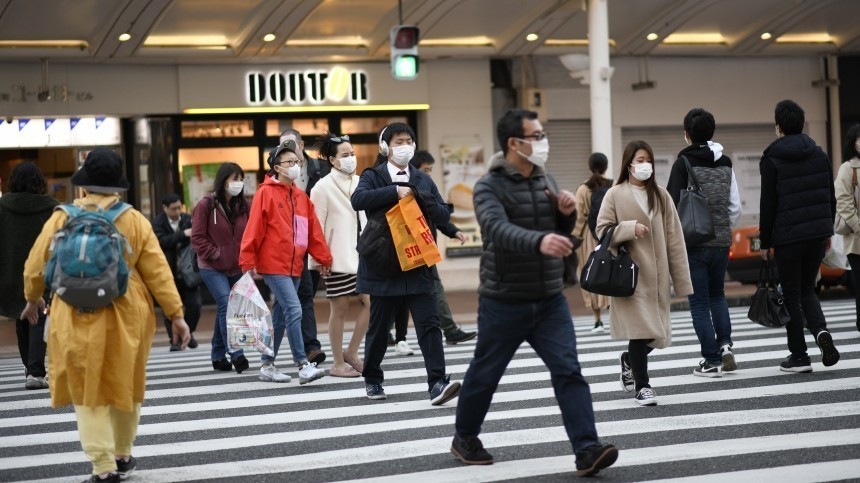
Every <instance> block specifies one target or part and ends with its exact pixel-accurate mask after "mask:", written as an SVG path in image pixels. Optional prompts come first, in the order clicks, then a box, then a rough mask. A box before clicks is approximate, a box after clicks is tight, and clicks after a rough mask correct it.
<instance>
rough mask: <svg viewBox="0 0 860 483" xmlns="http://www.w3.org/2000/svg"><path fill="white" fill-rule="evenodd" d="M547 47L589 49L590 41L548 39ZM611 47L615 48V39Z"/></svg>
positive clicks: (612, 40) (545, 41)
mask: <svg viewBox="0 0 860 483" xmlns="http://www.w3.org/2000/svg"><path fill="white" fill-rule="evenodd" d="M543 44H544V45H545V46H547V47H588V39H546V40H544V42H543ZM609 46H610V47H615V39H609Z"/></svg>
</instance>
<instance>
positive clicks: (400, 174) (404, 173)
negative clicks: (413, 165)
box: [397, 171, 406, 176]
mask: <svg viewBox="0 0 860 483" xmlns="http://www.w3.org/2000/svg"><path fill="white" fill-rule="evenodd" d="M397 176H406V171H398V172H397Z"/></svg>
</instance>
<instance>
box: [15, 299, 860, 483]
mask: <svg viewBox="0 0 860 483" xmlns="http://www.w3.org/2000/svg"><path fill="white" fill-rule="evenodd" d="M823 309H824V313H825V316H826V317H827V321H828V327H829V328H830V330H831V332H832V334H833V339H834V341H835V343H836V345H837V347H838V349H839V351H840V352H841V354H842V358H841V360H840V361H839V363H838V364H837V365H835V366H833V367H828V368H825V367H823V366H822V365H821V363H820V354H819V351H818V349H817V347H816V346H815V343H814V342H813V340H812V337H811V336H808V337H807V344H808V345H809V354H810V356H812V360H813V368H814V372H813V373H811V374H790V373H784V372H780V371H779V370H778V368H777V366H778V364H779V362H780V361H781V360H782V359H783V358H784V357H785V356H786V355H787V354H788V351H787V349H786V340H785V335H784V332H783V331H781V330H773V329H765V328H762V327H759V326H757V325H755V324H753V323H751V322H749V321H748V320H747V319H746V310H747V309H746V308H735V309H730V312H731V317H732V323H733V340H734V344H735V346H734V350H735V354H736V358H737V361H738V365H739V370H738V371H737V372H734V373H726V374H725V375H724V377H722V378H720V379H709V378H699V377H694V376H693V375H692V371H693V368H694V367H696V365H697V364H698V361H699V360H700V359H701V355H700V353H699V344H698V340H697V339H696V335H695V332H694V331H693V328H692V324H691V321H690V316H689V313H688V312H676V313H673V314H672V323H673V346H672V347H670V348H667V349H664V350H656V351H654V352H653V353H652V354H651V356H650V357H649V373H650V375H651V384H652V386H653V387H654V389H655V391H656V392H657V394H658V401H659V404H658V406H656V407H639V406H637V405H635V404H634V403H633V399H632V393H626V392H624V391H622V390H621V385H620V383H619V381H618V374H619V367H618V354H619V353H620V352H621V351H622V350H624V348H625V347H626V342H624V341H614V340H612V339H611V338H610V336H609V333H608V330H607V332H606V333H602V334H594V333H591V332H590V329H591V326H592V324H591V321H590V320H589V318H576V319H574V325H575V327H576V335H577V341H578V350H579V359H580V362H581V364H582V366H583V373H584V375H585V376H586V378H587V379H588V381H589V382H590V384H591V390H592V396H593V401H594V410H595V416H596V419H597V422H598V433H599V434H600V437H601V439H602V440H604V441H607V442H611V443H613V444H615V445H616V446H618V447H619V448H620V450H621V452H620V456H619V459H618V461H617V462H616V464H615V465H614V466H613V467H611V468H609V469H607V470H604V471H602V472H601V475H602V476H603V477H605V478H608V479H611V480H613V481H675V480H678V481H680V480H683V481H694V482H710V481H720V482H722V481H725V480H726V479H732V480H734V481H752V480H767V481H771V480H776V479H779V481H833V480H852V479H860V355H859V354H860V333H858V331H857V329H856V322H855V321H856V317H855V307H854V302H853V301H845V302H842V301H835V302H825V303H824V304H823ZM610 324H611V321H610ZM467 327H468V326H467ZM468 328H473V327H468ZM410 332H412V331H411V329H410ZM410 335H412V336H413V338H412V339H409V342H410V344H412V346H413V347H415V348H416V349H417V343H416V342H415V340H414V334H412V333H410ZM479 337H480V334H479ZM321 340H322V342H323V344H324V347H323V349H324V350H325V351H326V352H327V353H330V350H329V348H328V347H326V344H327V340H326V339H325V338H324V337H321ZM474 343H475V341H470V342H466V343H462V344H459V345H456V346H445V354H446V363H447V368H448V372H450V373H452V374H453V375H454V377H453V378H454V379H462V377H463V375H464V373H465V371H466V368H467V367H468V364H469V361H470V360H471V357H472V352H473V350H474ZM285 345H286V341H285ZM282 353H283V354H285V355H286V357H285V358H284V359H283V361H281V364H279V368H281V370H284V371H285V372H287V373H289V374H290V375H291V376H293V381H292V382H290V383H287V384H275V383H266V382H261V381H259V380H257V372H256V370H257V369H258V368H259V362H255V359H256V358H255V357H249V359H251V360H252V364H251V368H250V369H249V370H248V371H246V372H245V373H243V374H241V375H238V374H235V373H215V372H214V371H213V370H212V366H211V363H210V362H209V353H208V346H207V345H206V344H201V345H200V348H198V349H196V350H187V351H185V352H180V353H177V352H168V351H167V347H157V348H154V349H153V351H152V356H151V358H150V361H149V364H148V388H147V395H146V402H145V403H144V406H143V408H142V410H141V424H140V428H139V432H138V438H137V440H136V443H135V448H134V455H135V457H136V458H137V459H138V461H139V463H138V470H137V471H136V472H135V473H134V474H133V475H132V477H131V478H130V479H129V481H138V482H173V481H195V480H196V481H202V480H205V481H227V480H235V479H237V478H239V479H241V480H244V481H252V480H253V481H304V480H308V481H356V482H357V481H381V482H386V481H392V482H393V481H395V480H396V481H404V480H405V481H409V480H412V481H416V482H425V481H426V482H450V481H457V482H460V481H502V480H525V479H528V480H529V481H535V480H537V481H559V480H563V479H564V480H566V479H570V478H571V477H572V473H573V471H574V469H575V459H574V456H573V455H572V454H571V449H570V443H569V441H568V437H567V435H566V434H565V431H564V428H563V426H562V424H561V415H560V412H559V409H558V406H557V404H556V400H555V395H554V393H553V390H552V386H551V384H550V378H549V373H548V372H547V371H546V368H545V366H544V365H543V363H542V362H541V361H540V359H539V358H537V356H536V354H535V353H534V351H533V350H531V348H530V347H529V346H528V345H527V344H524V345H523V346H522V347H521V348H520V349H519V351H518V352H517V355H516V357H515V358H514V360H513V361H512V362H511V364H510V366H509V368H508V370H507V372H506V373H505V376H504V378H503V379H502V381H501V383H500V385H499V389H498V392H497V394H496V396H495V398H494V400H493V405H492V407H491V410H490V413H489V414H488V415H487V419H486V421H485V423H484V426H483V433H482V435H481V439H482V441H483V442H484V445H485V447H487V449H488V450H489V451H490V453H491V454H493V456H494V457H495V461H496V463H495V464H493V465H492V466H482V467H468V466H463V465H461V464H460V463H459V462H458V461H457V460H455V459H454V458H453V456H452V455H451V454H450V453H449V451H448V449H449V447H450V442H451V437H452V435H453V425H454V416H455V408H456V400H455V401H452V402H450V403H448V404H446V405H444V406H441V407H434V406H431V405H430V402H429V397H428V395H427V385H426V382H425V380H426V373H425V371H424V368H423V363H422V359H421V357H420V354H418V353H417V351H416V355H413V356H406V357H398V356H395V355H394V354H393V350H391V351H389V353H388V355H387V357H386V359H385V361H384V362H383V368H384V369H385V371H386V372H385V377H386V382H385V390H386V393H387V394H388V399H387V400H385V401H369V400H367V399H366V398H365V397H364V384H363V382H362V380H361V379H340V378H334V377H325V378H323V379H320V380H318V381H315V382H313V383H311V384H308V385H304V386H300V385H299V384H298V382H297V379H298V378H297V368H295V367H288V356H289V350H288V348H287V347H283V348H282ZM322 367H324V368H327V367H328V362H326V363H324V364H323V365H322ZM22 372H23V371H22V370H21V369H20V360H17V359H7V360H0V481H50V482H54V481H56V482H67V481H81V480H83V479H84V478H85V477H86V475H87V474H88V473H89V471H90V465H89V463H88V461H87V459H86V457H85V456H84V454H83V452H82V451H81V449H80V444H79V442H78V437H77V431H76V426H75V419H74V412H73V410H72V409H71V408H63V409H52V408H50V401H49V398H48V394H47V391H28V390H25V389H24V388H23V375H22ZM252 475H253V478H251V476H252Z"/></svg>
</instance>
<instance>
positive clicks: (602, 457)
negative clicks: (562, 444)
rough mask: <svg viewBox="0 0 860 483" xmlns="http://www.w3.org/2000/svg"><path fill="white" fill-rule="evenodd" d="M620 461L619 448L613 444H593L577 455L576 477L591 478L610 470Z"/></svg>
mask: <svg viewBox="0 0 860 483" xmlns="http://www.w3.org/2000/svg"><path fill="white" fill-rule="evenodd" d="M617 459H618V448H616V447H615V446H613V445H611V444H593V445H591V446H589V447H588V448H585V449H584V450H582V451H580V452H579V453H577V454H576V473H575V474H576V476H591V475H596V474H597V472H599V471H600V470H602V469H603V468H608V467H610V466H612V463H615V460H617Z"/></svg>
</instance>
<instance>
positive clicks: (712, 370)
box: [693, 359, 723, 377]
mask: <svg viewBox="0 0 860 483" xmlns="http://www.w3.org/2000/svg"><path fill="white" fill-rule="evenodd" d="M693 375H694V376H699V377H723V366H722V365H720V364H711V363H710V362H708V361H706V360H704V359H702V360H701V361H700V362H699V367H697V368H695V369H693Z"/></svg>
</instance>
